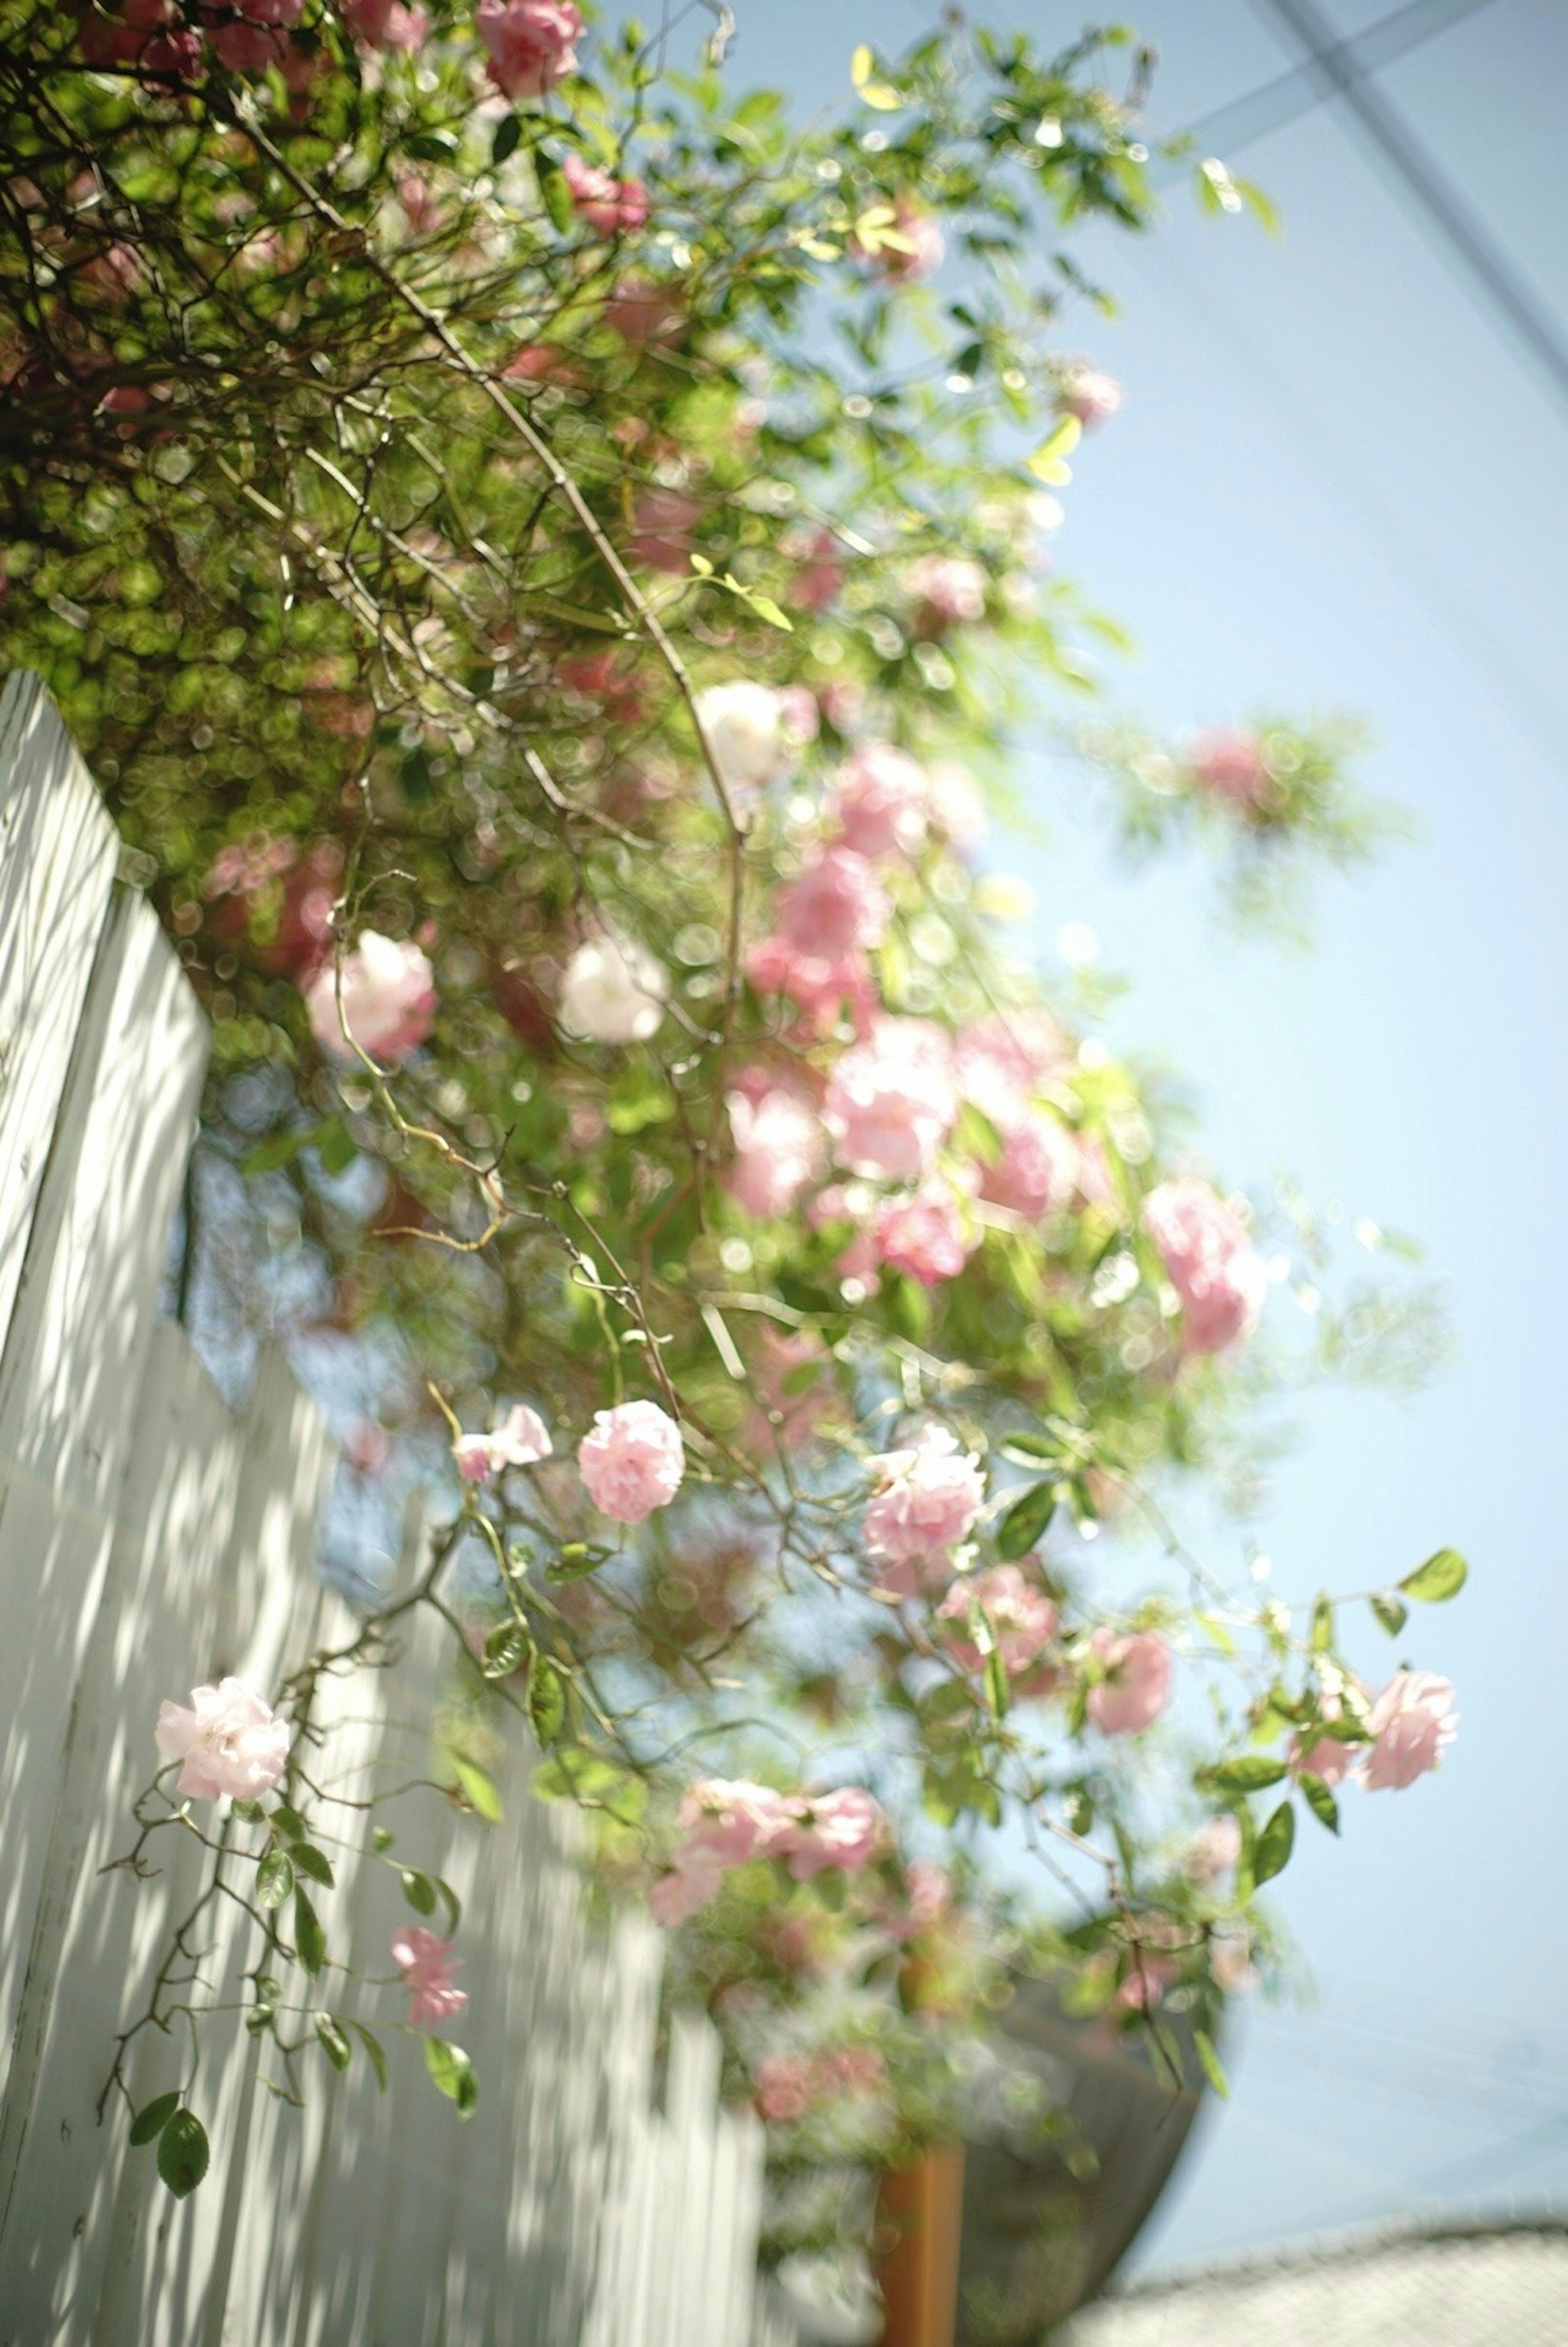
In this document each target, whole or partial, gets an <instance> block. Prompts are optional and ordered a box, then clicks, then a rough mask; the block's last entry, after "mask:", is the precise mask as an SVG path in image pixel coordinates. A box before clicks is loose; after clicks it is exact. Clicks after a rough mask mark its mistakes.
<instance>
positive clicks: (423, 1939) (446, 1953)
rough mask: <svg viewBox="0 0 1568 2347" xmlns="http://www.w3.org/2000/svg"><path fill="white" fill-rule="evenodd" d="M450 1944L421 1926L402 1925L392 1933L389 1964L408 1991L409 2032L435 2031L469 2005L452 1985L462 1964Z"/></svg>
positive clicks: (462, 1992) (462, 1991) (461, 1991)
mask: <svg viewBox="0 0 1568 2347" xmlns="http://www.w3.org/2000/svg"><path fill="white" fill-rule="evenodd" d="M452 1944H453V1943H452V1942H451V1941H450V1940H441V1939H438V1938H437V1937H436V1935H435V1933H434V1932H427V1931H426V1930H425V1929H424V1927H423V1924H420V1923H408V1924H405V1925H404V1927H403V1929H402V1931H401V1932H393V1933H392V1962H393V1963H395V1964H396V1965H398V1966H399V1967H400V1969H401V1971H402V1984H403V1986H404V1988H406V1989H407V1991H408V2019H409V2027H410V2028H411V2029H435V2028H438V2027H439V2026H440V2024H441V2023H442V2022H443V2021H450V2020H451V2019H452V2018H453V2014H459V2013H461V2012H462V2011H463V2006H464V2005H465V2004H467V2003H468V1991H467V1990H466V1989H462V1988H457V1987H455V1986H454V1985H453V1977H452V1976H453V1973H455V1972H457V1971H459V1970H460V1969H461V1963H460V1961H458V1960H454V1959H453V1952H452Z"/></svg>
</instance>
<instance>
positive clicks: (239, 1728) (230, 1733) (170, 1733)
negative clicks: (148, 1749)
mask: <svg viewBox="0 0 1568 2347" xmlns="http://www.w3.org/2000/svg"><path fill="white" fill-rule="evenodd" d="M153 1735H154V1737H155V1739H156V1741H157V1744H158V1750H159V1751H160V1752H161V1753H162V1754H163V1756H164V1758H165V1759H166V1760H178V1761H181V1762H183V1763H184V1765H183V1767H182V1768H181V1769H180V1772H179V1777H178V1782H177V1783H176V1786H175V1788H174V1789H175V1791H176V1792H177V1793H181V1794H185V1793H189V1794H194V1795H195V1797H196V1799H198V1800H199V1801H218V1800H221V1799H222V1798H223V1796H224V1794H225V1793H229V1794H232V1795H233V1797H234V1799H236V1800H241V1801H253V1800H254V1799H256V1796H257V1795H258V1794H259V1793H270V1791H271V1789H272V1788H273V1786H274V1785H275V1784H276V1783H277V1782H278V1780H279V1778H280V1777H281V1776H282V1774H283V1771H284V1769H285V1768H287V1766H288V1762H289V1727H288V1722H287V1721H286V1720H281V1719H274V1717H272V1708H271V1706H270V1704H268V1703H264V1702H263V1701H262V1698H261V1697H260V1696H259V1695H258V1694H257V1692H256V1690H255V1688H254V1687H249V1686H246V1684H245V1682H244V1680H243V1679H220V1680H219V1683H218V1685H217V1686H212V1685H211V1684H210V1683H209V1685H207V1686H199V1687H193V1688H192V1689H191V1693H190V1708H189V1710H186V1709H185V1707H184V1706H183V1705H181V1704H178V1703H170V1702H169V1701H168V1700H167V1698H166V1699H165V1701H164V1703H163V1704H162V1705H161V1706H160V1707H159V1710H158V1725H157V1727H155V1728H154V1730H153Z"/></svg>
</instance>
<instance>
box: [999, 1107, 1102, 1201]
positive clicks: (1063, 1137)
mask: <svg viewBox="0 0 1568 2347" xmlns="http://www.w3.org/2000/svg"><path fill="white" fill-rule="evenodd" d="M995 1122H997V1123H998V1124H999V1125H1000V1126H1001V1129H1002V1135H1003V1141H1002V1154H1001V1156H1000V1157H999V1158H998V1159H997V1160H996V1162H995V1163H994V1164H992V1165H983V1166H982V1167H981V1168H980V1194H981V1196H982V1197H983V1198H985V1199H987V1200H989V1202H990V1204H992V1205H993V1206H1006V1207H1009V1208H1010V1209H1011V1210H1012V1212H1013V1214H1027V1215H1028V1216H1029V1218H1030V1220H1031V1221H1037V1220H1038V1219H1039V1217H1040V1216H1041V1215H1042V1214H1059V1213H1060V1212H1061V1210H1062V1208H1063V1207H1064V1206H1065V1205H1068V1204H1070V1203H1071V1201H1072V1197H1073V1193H1074V1189H1075V1188H1076V1187H1077V1182H1078V1144H1077V1143H1076V1141H1075V1140H1074V1137H1073V1135H1072V1134H1071V1133H1069V1132H1068V1130H1067V1128H1066V1126H1065V1125H1064V1124H1063V1123H1062V1122H1061V1121H1060V1119H1059V1118H1057V1117H1054V1116H1052V1115H1051V1114H1050V1113H1049V1112H1047V1111H1046V1110H1044V1109H1024V1110H1023V1111H1022V1112H1019V1113H1018V1114H1017V1115H1015V1116H1014V1117H1013V1118H1012V1119H1010V1120H1007V1121H1003V1119H1001V1118H997V1119H996V1120H995Z"/></svg>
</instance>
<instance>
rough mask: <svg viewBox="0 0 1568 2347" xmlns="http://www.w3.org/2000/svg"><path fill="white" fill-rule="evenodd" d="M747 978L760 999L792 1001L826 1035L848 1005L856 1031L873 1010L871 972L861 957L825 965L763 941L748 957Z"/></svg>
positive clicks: (780, 943) (785, 945) (779, 942)
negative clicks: (782, 997) (774, 997)
mask: <svg viewBox="0 0 1568 2347" xmlns="http://www.w3.org/2000/svg"><path fill="white" fill-rule="evenodd" d="M746 975H747V977H748V979H749V980H750V981H751V984H752V985H753V986H754V987H755V988H756V989H757V991H758V993H759V994H783V995H787V996H788V997H789V1000H790V1001H791V1002H793V1003H795V1004H796V1005H797V1006H798V1007H799V1010H801V1011H802V1013H803V1014H804V1015H805V1017H806V1018H807V1019H808V1020H810V1022H811V1024H812V1025H813V1026H814V1027H816V1028H817V1029H818V1030H820V1032H822V1033H823V1034H826V1033H827V1032H828V1030H830V1028H831V1027H832V1026H833V1024H834V1023H835V1021H836V1020H837V1019H838V1017H839V1014H840V1010H842V1009H843V1008H844V1007H845V1006H846V1005H847V1006H848V1008H849V1010H850V1016H851V1017H852V1018H853V1019H854V1020H855V1021H856V1023H857V1025H858V1024H860V1021H861V1020H862V1019H863V1017H864V1015H865V1013H866V1012H867V1010H869V1008H870V1005H871V970H870V968H869V966H868V964H867V961H866V958H865V956H864V954H861V953H851V954H845V955H843V956H841V957H840V958H839V959H838V960H824V958H822V956H821V955H820V954H813V953H802V952H801V950H800V949H799V947H798V946H793V945H791V944H790V942H789V938H781V937H777V936H775V937H769V938H759V940H758V942H757V944H756V945H754V946H753V947H752V948H751V950H750V952H749V953H748V955H747V957H746Z"/></svg>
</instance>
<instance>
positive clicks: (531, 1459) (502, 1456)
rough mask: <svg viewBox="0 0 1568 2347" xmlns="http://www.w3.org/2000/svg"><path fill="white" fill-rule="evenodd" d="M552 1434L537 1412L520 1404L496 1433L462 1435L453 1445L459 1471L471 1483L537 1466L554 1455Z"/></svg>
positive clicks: (524, 1403)
mask: <svg viewBox="0 0 1568 2347" xmlns="http://www.w3.org/2000/svg"><path fill="white" fill-rule="evenodd" d="M550 1450H551V1444H550V1431H549V1429H548V1428H547V1427H546V1425H545V1421H544V1419H542V1418H541V1417H540V1415H539V1413H538V1411H537V1410H535V1409H529V1407H528V1405H527V1403H526V1402H525V1401H520V1402H517V1403H515V1404H514V1407H513V1408H512V1409H509V1410H508V1411H507V1413H506V1415H505V1417H504V1419H502V1421H501V1423H500V1425H499V1426H498V1427H497V1428H496V1429H495V1430H494V1433H493V1434H460V1435H459V1436H458V1438H457V1440H456V1441H455V1442H454V1443H453V1446H452V1455H453V1458H454V1459H455V1460H456V1461H457V1471H458V1473H459V1474H460V1475H461V1476H462V1477H463V1481H465V1482H468V1483H483V1482H484V1481H485V1480H486V1478H487V1477H489V1476H491V1475H494V1474H495V1473H497V1472H498V1471H499V1470H500V1469H501V1468H503V1467H534V1466H536V1465H537V1464H538V1462H539V1460H541V1459H548V1458H549V1456H550Z"/></svg>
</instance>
